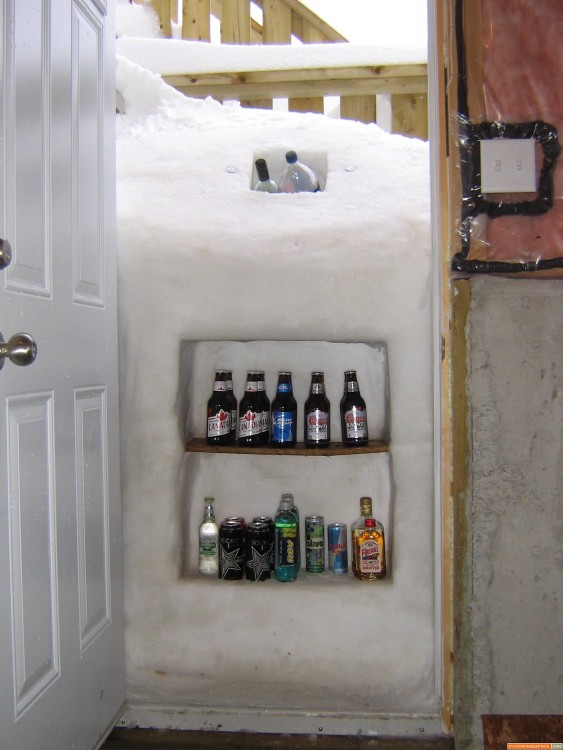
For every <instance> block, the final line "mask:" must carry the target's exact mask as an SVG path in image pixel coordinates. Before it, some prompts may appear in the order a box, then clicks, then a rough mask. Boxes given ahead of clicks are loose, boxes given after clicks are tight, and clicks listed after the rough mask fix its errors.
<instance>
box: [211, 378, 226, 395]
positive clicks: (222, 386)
mask: <svg viewBox="0 0 563 750" xmlns="http://www.w3.org/2000/svg"><path fill="white" fill-rule="evenodd" d="M213 390H214V391H215V392H216V393H217V392H224V391H226V390H227V382H226V380H216V381H215V383H214V384H213Z"/></svg>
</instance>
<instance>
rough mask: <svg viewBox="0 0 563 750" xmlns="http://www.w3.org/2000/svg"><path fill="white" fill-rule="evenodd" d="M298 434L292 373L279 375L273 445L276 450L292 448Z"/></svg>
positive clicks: (274, 407) (274, 411)
mask: <svg viewBox="0 0 563 750" xmlns="http://www.w3.org/2000/svg"><path fill="white" fill-rule="evenodd" d="M296 432H297V401H296V400H295V398H294V397H293V384H292V382H291V373H290V372H280V373H279V374H278V387H277V391H276V396H275V398H274V400H273V401H272V427H271V440H270V442H271V444H272V446H273V447H275V448H292V447H293V446H294V445H295V440H296Z"/></svg>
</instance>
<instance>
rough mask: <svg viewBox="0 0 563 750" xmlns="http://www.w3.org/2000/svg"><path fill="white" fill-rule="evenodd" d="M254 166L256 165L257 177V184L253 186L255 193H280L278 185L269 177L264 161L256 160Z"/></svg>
mask: <svg viewBox="0 0 563 750" xmlns="http://www.w3.org/2000/svg"><path fill="white" fill-rule="evenodd" d="M254 164H255V165H256V174H257V175H258V182H257V183H256V185H255V186H254V190H256V192H257V193H281V190H280V186H279V185H278V183H277V182H276V181H275V180H272V178H271V177H270V172H269V171H268V165H267V164H266V161H265V160H264V159H256V161H255V162H254Z"/></svg>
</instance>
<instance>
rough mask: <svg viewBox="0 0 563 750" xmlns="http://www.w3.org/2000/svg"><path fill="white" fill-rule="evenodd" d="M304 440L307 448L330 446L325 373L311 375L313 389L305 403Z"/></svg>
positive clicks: (328, 402) (328, 403) (328, 406)
mask: <svg viewBox="0 0 563 750" xmlns="http://www.w3.org/2000/svg"><path fill="white" fill-rule="evenodd" d="M304 411H305V422H304V429H303V440H304V442H305V447H306V448H323V447H324V448H326V447H327V446H328V445H330V401H329V400H328V398H327V397H326V393H325V381H324V373H323V372H312V373H311V388H310V390H309V397H308V399H307V400H306V401H305V409H304Z"/></svg>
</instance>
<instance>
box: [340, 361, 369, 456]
mask: <svg viewBox="0 0 563 750" xmlns="http://www.w3.org/2000/svg"><path fill="white" fill-rule="evenodd" d="M340 422H341V425H342V442H343V443H344V445H347V446H351V447H354V446H360V445H367V443H368V418H367V412H366V402H365V401H364V399H363V398H362V395H361V393H360V386H359V385H358V378H357V376H356V371H355V370H348V371H347V372H345V373H344V395H343V396H342V401H341V402H340Z"/></svg>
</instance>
